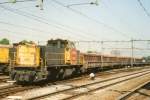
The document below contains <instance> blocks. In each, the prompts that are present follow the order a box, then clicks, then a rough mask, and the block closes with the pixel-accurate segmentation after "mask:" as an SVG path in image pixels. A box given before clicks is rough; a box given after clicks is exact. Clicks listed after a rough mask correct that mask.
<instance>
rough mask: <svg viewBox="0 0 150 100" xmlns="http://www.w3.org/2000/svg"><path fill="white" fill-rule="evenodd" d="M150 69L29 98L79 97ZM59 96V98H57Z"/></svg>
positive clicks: (65, 99)
mask: <svg viewBox="0 0 150 100" xmlns="http://www.w3.org/2000/svg"><path fill="white" fill-rule="evenodd" d="M149 73H150V70H147V71H139V72H136V73H132V74H128V75H122V76H119V77H114V78H110V79H105V80H102V81H97V82H93V83H89V84H84V85H81V86H72V87H71V88H69V89H64V90H60V91H56V92H52V93H49V94H44V95H40V96H36V97H31V98H28V99H29V100H37V99H46V98H47V99H58V98H59V99H61V100H70V99H73V98H77V97H79V96H82V95H85V94H88V93H90V92H94V91H96V90H99V89H103V88H107V87H109V86H113V85H116V84H119V83H122V82H125V81H128V80H131V79H134V78H137V77H141V76H144V75H146V74H149ZM56 97H58V98H56Z"/></svg>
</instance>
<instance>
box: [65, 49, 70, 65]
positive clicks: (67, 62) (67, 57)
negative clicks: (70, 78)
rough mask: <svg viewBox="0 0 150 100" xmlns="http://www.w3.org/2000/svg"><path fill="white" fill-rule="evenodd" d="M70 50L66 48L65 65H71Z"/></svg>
mask: <svg viewBox="0 0 150 100" xmlns="http://www.w3.org/2000/svg"><path fill="white" fill-rule="evenodd" d="M70 51H71V50H70V48H67V49H66V48H65V64H71V55H70Z"/></svg>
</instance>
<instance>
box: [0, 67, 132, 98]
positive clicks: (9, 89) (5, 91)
mask: <svg viewBox="0 0 150 100" xmlns="http://www.w3.org/2000/svg"><path fill="white" fill-rule="evenodd" d="M123 70H124V71H125V72H126V71H127V72H128V71H131V70H133V69H119V70H113V71H106V72H102V73H99V74H96V76H97V77H98V76H101V75H108V74H112V73H113V74H116V73H119V72H122V71H123ZM88 77H89V76H88V75H86V76H85V75H82V76H81V77H77V78H73V79H69V80H63V81H56V82H53V83H49V84H48V85H52V84H61V83H65V82H69V81H77V80H81V79H83V78H88ZM7 79H9V78H8V77H6V78H5V79H4V78H2V77H1V78H0V82H6V80H7ZM1 80H2V81H1ZM37 87H38V86H28V87H22V86H20V85H10V86H4V87H1V88H0V90H1V91H0V98H5V97H7V96H9V95H12V94H15V93H17V92H22V91H25V90H30V89H34V88H37Z"/></svg>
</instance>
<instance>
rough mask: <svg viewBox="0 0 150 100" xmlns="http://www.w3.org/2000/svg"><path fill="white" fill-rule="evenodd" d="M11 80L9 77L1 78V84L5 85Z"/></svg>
mask: <svg viewBox="0 0 150 100" xmlns="http://www.w3.org/2000/svg"><path fill="white" fill-rule="evenodd" d="M8 80H9V77H4V78H0V83H5V82H7V81H8Z"/></svg>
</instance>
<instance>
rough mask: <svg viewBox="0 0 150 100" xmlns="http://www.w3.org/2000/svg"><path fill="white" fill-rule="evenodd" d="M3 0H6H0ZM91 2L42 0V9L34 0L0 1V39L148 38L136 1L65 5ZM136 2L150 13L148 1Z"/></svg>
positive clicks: (149, 19) (147, 23) (149, 29)
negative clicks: (20, 0)
mask: <svg viewBox="0 0 150 100" xmlns="http://www.w3.org/2000/svg"><path fill="white" fill-rule="evenodd" d="M6 1H9V0H0V3H2V2H6ZM94 1H95V0H44V4H43V10H40V9H39V8H37V7H35V6H36V5H37V4H38V2H37V1H36V0H35V1H28V2H18V3H15V4H12V3H9V4H0V38H8V39H10V40H11V42H18V41H21V40H24V39H26V40H32V41H36V42H37V41H40V42H45V41H47V40H48V39H51V38H63V39H69V40H73V41H74V40H75V41H76V40H77V41H78V40H90V41H93V40H96V41H102V40H131V39H149V37H150V16H148V15H147V14H146V13H145V12H144V10H143V8H142V7H141V6H140V4H139V2H138V0H98V3H99V5H90V4H87V5H74V6H70V7H67V6H68V5H71V4H81V3H90V2H94ZM140 1H141V2H142V4H143V6H144V8H145V9H146V11H147V12H148V13H150V0H140ZM61 4H62V5H63V6H62V5H61ZM115 45H116V44H115ZM141 45H142V44H141ZM124 46H125V45H124ZM94 48H95V47H94Z"/></svg>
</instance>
